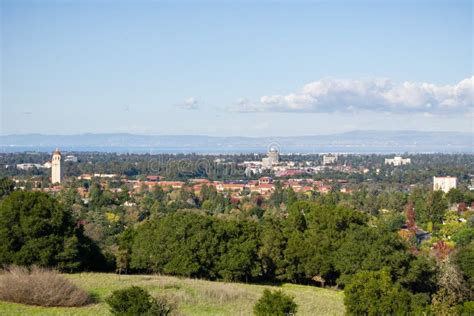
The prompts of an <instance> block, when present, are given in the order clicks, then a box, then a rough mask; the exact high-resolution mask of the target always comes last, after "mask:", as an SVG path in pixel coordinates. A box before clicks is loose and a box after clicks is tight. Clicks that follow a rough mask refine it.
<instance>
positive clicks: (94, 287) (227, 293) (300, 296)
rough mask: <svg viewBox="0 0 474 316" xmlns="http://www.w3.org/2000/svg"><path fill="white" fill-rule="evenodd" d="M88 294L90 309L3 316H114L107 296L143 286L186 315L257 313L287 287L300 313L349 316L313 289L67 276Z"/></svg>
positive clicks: (12, 310)
mask: <svg viewBox="0 0 474 316" xmlns="http://www.w3.org/2000/svg"><path fill="white" fill-rule="evenodd" d="M64 276H65V277H66V278H68V279H70V280H71V281H72V282H73V283H75V284H76V285H77V286H79V287H81V288H82V289H84V290H86V291H88V292H89V293H90V294H91V295H92V296H93V297H94V298H95V300H96V303H94V304H91V305H88V306H85V307H73V308H59V307H52V308H45V307H35V306H26V305H21V304H15V303H6V302H0V314H1V315H95V316H98V315H110V313H109V308H108V305H107V304H106V303H105V301H104V300H105V298H106V297H107V296H109V295H110V294H111V293H112V291H114V290H117V289H120V288H124V287H128V286H131V285H137V286H140V287H143V288H144V289H146V290H148V291H149V292H150V293H151V294H152V295H158V294H160V295H164V296H166V297H168V298H169V299H170V300H171V301H173V302H174V303H176V304H177V306H178V313H179V314H180V315H252V308H253V305H254V304H255V302H256V301H257V300H258V299H259V297H260V296H261V295H262V293H263V291H264V289H277V288H279V289H282V290H283V291H284V292H285V293H287V294H290V295H292V296H294V297H295V301H296V303H297V304H298V315H342V314H344V304H343V292H342V291H334V290H329V289H321V288H317V287H312V286H304V285H293V284H283V285H282V286H278V287H277V286H267V285H250V284H243V283H224V282H211V281H204V280H195V279H184V278H176V277H170V276H158V275H121V276H119V275H117V274H107V273H79V274H65V275H64Z"/></svg>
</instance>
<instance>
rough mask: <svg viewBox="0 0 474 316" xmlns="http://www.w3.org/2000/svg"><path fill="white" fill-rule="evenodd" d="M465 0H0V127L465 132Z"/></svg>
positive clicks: (468, 113)
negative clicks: (201, 0) (185, 0)
mask: <svg viewBox="0 0 474 316" xmlns="http://www.w3.org/2000/svg"><path fill="white" fill-rule="evenodd" d="M472 17H473V8H472V3H471V2H470V1H392V2H391V1H313V2H297V3H293V2H268V1H267V2H253V1H241V2H238V1H232V2H230V1H221V2H217V1H216V2H197V1H187V2H179V1H178V2H162V1H133V2H132V1H118V2H115V1H21V0H20V1H9V0H3V1H1V21H2V22H1V35H2V36H1V40H2V43H1V75H2V78H1V79H2V80H1V90H2V91H1V93H2V95H1V125H2V126H1V133H2V134H13V133H48V134H75V133H86V132H130V133H140V134H193V135H196V134H199V135H242V136H286V135H311V134H326V133H335V132H342V131H349V130H358V129H359V130H360V129H364V130H365V129H383V130H400V129H411V130H435V131H441V130H443V131H445V130H452V131H470V132H472V131H473V103H472V96H473V89H474V88H473V84H474V79H473V77H472V76H473V38H472V37H473V34H472Z"/></svg>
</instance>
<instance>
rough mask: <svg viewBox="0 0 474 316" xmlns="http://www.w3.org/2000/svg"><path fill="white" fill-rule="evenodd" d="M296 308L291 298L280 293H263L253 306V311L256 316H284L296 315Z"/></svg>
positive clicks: (266, 291) (268, 291)
mask: <svg viewBox="0 0 474 316" xmlns="http://www.w3.org/2000/svg"><path fill="white" fill-rule="evenodd" d="M297 308H298V306H297V305H296V303H295V302H294V300H293V297H291V296H289V295H287V294H285V293H283V292H282V291H274V292H271V291H270V290H265V291H263V296H262V297H261V298H260V299H259V300H258V301H257V303H256V304H255V306H254V308H253V311H254V313H255V315H256V316H268V315H274V316H286V315H293V314H295V313H296V310H297Z"/></svg>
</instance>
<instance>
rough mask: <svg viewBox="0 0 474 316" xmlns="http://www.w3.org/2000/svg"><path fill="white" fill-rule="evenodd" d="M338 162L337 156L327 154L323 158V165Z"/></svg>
mask: <svg viewBox="0 0 474 316" xmlns="http://www.w3.org/2000/svg"><path fill="white" fill-rule="evenodd" d="M336 161H337V155H331V154H327V155H324V156H323V165H330V164H333V163H335V162H336Z"/></svg>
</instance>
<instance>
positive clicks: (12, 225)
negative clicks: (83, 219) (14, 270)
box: [0, 191, 103, 271]
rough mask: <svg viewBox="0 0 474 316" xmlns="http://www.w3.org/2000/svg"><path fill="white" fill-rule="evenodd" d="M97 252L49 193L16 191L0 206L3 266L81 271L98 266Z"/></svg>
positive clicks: (1, 261) (0, 257) (0, 252)
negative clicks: (31, 266) (16, 265)
mask: <svg viewBox="0 0 474 316" xmlns="http://www.w3.org/2000/svg"><path fill="white" fill-rule="evenodd" d="M97 252H98V250H97V247H96V246H95V245H94V244H93V243H92V242H91V241H90V240H89V239H88V238H86V237H85V236H84V235H83V231H82V229H81V227H79V226H77V225H76V224H75V223H74V222H73V220H72V218H71V215H70V213H69V212H68V211H66V210H65V209H64V207H63V206H62V205H61V204H59V203H58V202H57V201H56V200H55V199H54V198H52V197H50V196H49V195H47V194H46V193H41V192H23V191H16V192H13V193H12V194H10V195H9V196H8V197H7V198H6V199H5V200H4V201H3V202H2V203H1V204H0V264H2V265H5V264H18V265H33V264H35V265H39V266H46V267H58V268H60V269H63V270H69V271H70V270H78V269H83V268H91V267H92V265H93V261H96V262H97V263H99V262H100V258H102V257H101V256H100V254H98V253H97ZM102 263H103V262H102ZM96 268H97V267H96Z"/></svg>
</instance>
